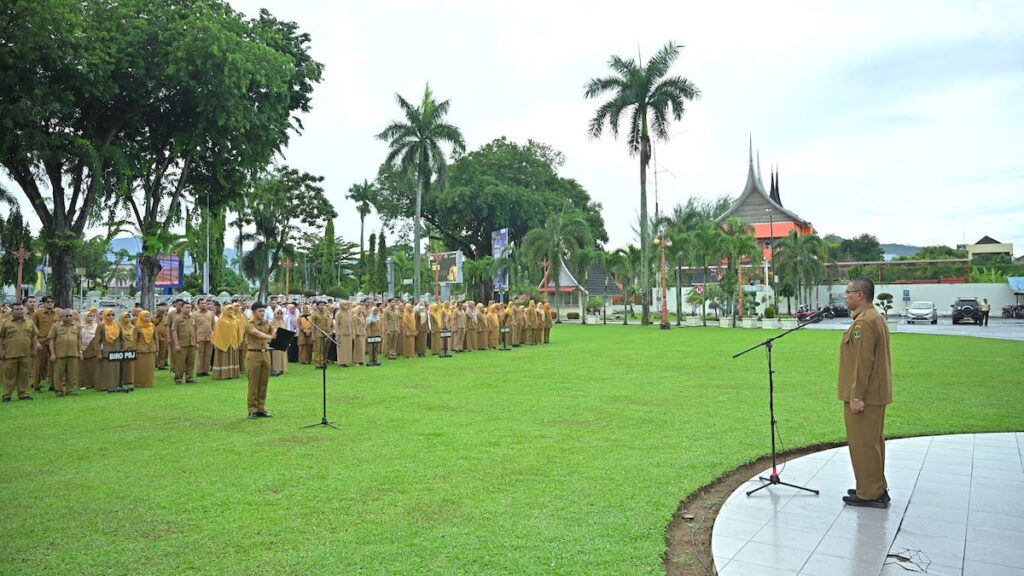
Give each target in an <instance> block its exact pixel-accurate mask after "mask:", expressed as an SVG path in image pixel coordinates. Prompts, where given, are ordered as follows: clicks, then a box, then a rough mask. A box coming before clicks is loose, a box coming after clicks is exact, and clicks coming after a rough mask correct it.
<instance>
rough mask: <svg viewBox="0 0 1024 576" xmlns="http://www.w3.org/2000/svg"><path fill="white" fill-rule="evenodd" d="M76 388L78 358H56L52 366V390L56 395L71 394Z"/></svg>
mask: <svg viewBox="0 0 1024 576" xmlns="http://www.w3.org/2000/svg"><path fill="white" fill-rule="evenodd" d="M77 386H78V357H76V356H65V357H63V358H57V361H56V362H55V363H54V364H53V389H54V390H55V391H56V392H57V394H58V395H62V394H71V393H72V392H74V391H75V388H76V387H77Z"/></svg>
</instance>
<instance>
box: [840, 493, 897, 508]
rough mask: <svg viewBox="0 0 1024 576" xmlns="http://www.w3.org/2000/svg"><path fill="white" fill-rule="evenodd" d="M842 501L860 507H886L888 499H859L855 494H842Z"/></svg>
mask: <svg viewBox="0 0 1024 576" xmlns="http://www.w3.org/2000/svg"><path fill="white" fill-rule="evenodd" d="M843 502H845V503H846V504H847V505H849V506H858V507H861V508H883V509H884V508H888V507H889V501H888V500H885V499H884V498H878V499H876V500H861V499H860V498H858V497H856V496H843Z"/></svg>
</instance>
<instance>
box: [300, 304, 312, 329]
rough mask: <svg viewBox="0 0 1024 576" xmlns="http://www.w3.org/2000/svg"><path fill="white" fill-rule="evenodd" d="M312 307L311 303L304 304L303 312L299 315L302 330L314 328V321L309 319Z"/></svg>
mask: <svg viewBox="0 0 1024 576" xmlns="http://www.w3.org/2000/svg"><path fill="white" fill-rule="evenodd" d="M309 315H310V309H309V304H303V305H302V314H300V315H299V328H301V329H302V330H312V329H313V322H311V321H310V319H309Z"/></svg>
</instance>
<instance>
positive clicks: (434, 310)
mask: <svg viewBox="0 0 1024 576" xmlns="http://www.w3.org/2000/svg"><path fill="white" fill-rule="evenodd" d="M442 313H443V312H442V310H441V304H439V303H437V302H434V303H433V304H431V305H430V307H429V308H428V312H427V314H428V318H427V324H428V325H429V326H428V328H430V352H431V353H432V354H434V355H435V356H436V355H438V354H440V353H441V330H442V329H443V328H444V320H442V319H441V315H442Z"/></svg>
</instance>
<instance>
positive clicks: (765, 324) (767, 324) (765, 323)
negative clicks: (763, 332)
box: [761, 306, 779, 330]
mask: <svg viewBox="0 0 1024 576" xmlns="http://www.w3.org/2000/svg"><path fill="white" fill-rule="evenodd" d="M778 327H779V325H778V323H777V322H776V320H775V306H767V307H765V309H764V318H763V319H762V320H761V328H768V329H770V330H774V329H776V328H778Z"/></svg>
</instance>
